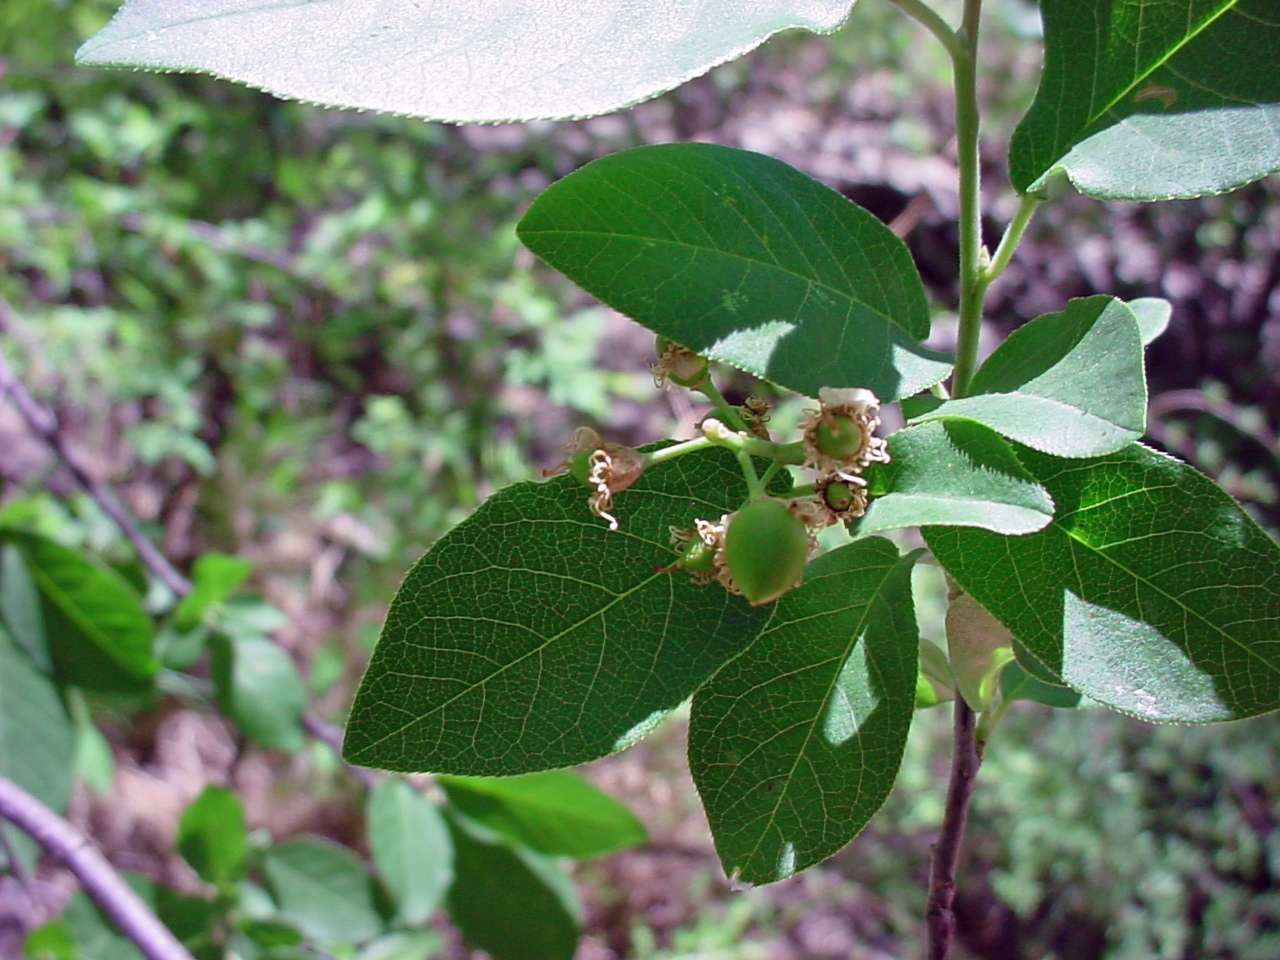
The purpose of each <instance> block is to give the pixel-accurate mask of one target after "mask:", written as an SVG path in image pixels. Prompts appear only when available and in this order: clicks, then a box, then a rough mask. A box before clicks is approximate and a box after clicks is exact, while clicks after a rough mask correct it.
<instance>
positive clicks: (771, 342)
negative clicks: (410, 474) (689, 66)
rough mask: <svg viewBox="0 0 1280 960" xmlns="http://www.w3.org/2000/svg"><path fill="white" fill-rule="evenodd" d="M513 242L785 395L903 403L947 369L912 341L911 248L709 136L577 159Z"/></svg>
mask: <svg viewBox="0 0 1280 960" xmlns="http://www.w3.org/2000/svg"><path fill="white" fill-rule="evenodd" d="M518 232H519V235H520V239H521V240H523V241H524V243H525V244H526V245H527V246H528V247H529V249H530V250H532V251H533V252H534V253H536V254H537V255H538V256H539V257H541V258H542V259H543V260H545V261H546V262H547V263H548V264H550V265H551V266H553V267H555V268H556V269H557V270H559V271H560V272H561V273H563V274H565V276H567V277H569V279H571V280H573V281H574V282H575V283H577V284H578V285H579V286H580V287H582V288H583V289H584V290H586V291H587V292H588V293H591V294H592V295H594V296H595V297H597V298H599V299H600V300H603V301H604V302H605V303H607V304H609V305H610V306H611V307H613V308H614V309H616V310H619V311H621V312H622V313H625V314H626V315H627V316H629V317H631V318H632V319H634V320H637V321H639V322H640V323H642V324H644V325H645V326H646V327H648V328H649V329H651V330H653V331H654V332H655V333H659V334H662V335H663V336H665V337H668V338H670V339H671V340H674V341H675V342H676V343H680V344H683V345H684V346H686V347H688V348H689V349H691V350H693V351H694V352H696V353H699V354H701V355H703V356H707V357H711V358H712V359H715V360H720V361H723V362H725V363H729V364H732V365H734V366H736V367H739V368H741V369H743V370H746V371H747V372H749V373H752V374H754V375H755V376H757V377H760V378H762V379H765V380H769V381H772V382H773V383H776V384H778V385H780V386H783V387H786V388H787V389H789V390H794V391H795V392H797V393H801V394H804V395H806V396H811V397H816V396H817V395H818V390H819V389H820V388H821V387H866V388H867V389H869V390H872V391H873V392H874V393H876V394H877V395H878V396H879V397H880V398H881V399H882V400H886V401H887V400H894V399H897V398H899V397H903V396H909V395H911V394H913V393H916V392H918V391H920V390H922V389H924V388H926V387H928V386H930V385H932V384H934V383H937V382H939V381H940V380H941V379H943V378H944V377H945V376H946V375H947V374H948V373H949V372H950V365H949V361H950V358H949V357H946V356H944V355H942V354H939V353H936V352H934V351H931V350H928V349H926V348H924V347H922V346H921V345H920V344H919V343H917V342H916V341H918V340H920V339H923V338H924V337H926V336H928V333H929V323H930V320H929V307H928V303H927V301H926V298H925V291H924V285H923V283H922V282H921V280H920V275H919V273H918V272H917V270H916V268H915V265H914V263H913V262H912V260H911V254H910V253H909V252H908V250H907V248H906V245H905V244H903V242H902V241H901V240H899V239H898V238H897V237H896V236H894V235H893V233H892V231H890V230H889V228H888V227H886V226H885V225H884V224H882V223H881V222H880V221H879V220H877V219H876V218H875V217H874V216H872V215H871V214H870V213H868V212H867V211H865V210H863V209H862V208H861V207H858V206H857V205H855V204H853V203H851V202H850V201H849V200H847V199H846V198H845V197H843V196H841V195H840V194H839V193H837V192H836V191H834V190H832V189H831V188H829V187H827V186H824V185H823V184H821V183H819V182H817V181H816V180H813V179H812V178H810V177H808V176H806V175H805V174H803V173H801V172H800V171H798V170H796V169H794V168H792V167H790V166H788V165H787V164H785V163H782V162H781V161H779V160H775V159H773V158H771V157H766V156H763V155H761V154H758V153H751V152H749V151H746V150H735V149H732V148H730V147H722V146H718V145H715V144H705V143H686V144H661V145H658V146H650V147H637V148H636V149H633V150H624V151H622V152H621V153H616V154H613V155H612V156H609V157H604V158H602V159H600V160H596V161H594V162H592V163H589V164H587V165H586V166H585V167H583V168H582V169H580V170H578V171H577V172H575V173H572V174H570V175H569V176H567V177H565V178H564V179H563V180H561V181H559V182H558V183H555V184H553V185H552V186H551V187H549V188H548V189H547V190H545V191H544V192H543V193H542V195H541V196H540V197H539V198H538V199H537V200H536V201H534V203H533V205H532V206H531V207H530V208H529V212H528V213H527V214H525V216H524V219H523V220H521V222H520V226H519V228H518Z"/></svg>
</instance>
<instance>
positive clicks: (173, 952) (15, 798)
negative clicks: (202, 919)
mask: <svg viewBox="0 0 1280 960" xmlns="http://www.w3.org/2000/svg"><path fill="white" fill-rule="evenodd" d="M0 817H3V818H4V819H6V820H8V821H10V822H11V823H12V824H14V826H16V827H18V828H19V829H21V830H22V831H24V832H25V833H27V834H29V835H30V836H31V838H32V839H33V840H35V841H36V843H38V844H40V846H41V847H42V848H43V849H44V851H45V852H46V853H48V854H49V855H50V856H53V857H56V858H57V859H59V860H61V861H62V862H63V863H64V864H66V865H67V867H68V868H69V869H70V870H71V872H72V873H74V874H75V875H76V878H77V879H78V880H79V881H80V885H81V886H82V887H83V888H84V891H85V893H87V894H88V895H89V896H90V897H91V898H92V899H93V902H94V903H96V904H97V905H98V908H99V909H100V910H101V911H102V912H103V913H104V914H105V915H106V916H107V918H108V919H110V920H111V922H112V923H114V924H115V925H116V927H118V928H119V929H120V931H121V932H122V933H124V934H125V935H126V936H127V937H128V938H129V939H130V940H132V941H133V942H134V944H136V945H137V947H138V949H139V950H140V951H142V954H143V956H145V957H146V958H147V960H193V958H192V956H191V954H190V953H188V952H187V949H186V947H184V946H183V945H182V944H181V943H179V942H178V939H177V938H176V937H175V936H174V935H173V934H172V933H170V932H169V928H168V927H166V926H165V925H164V924H163V923H161V922H160V920H159V919H158V918H157V917H156V915H155V914H154V913H152V911H151V908H150V907H148V906H147V905H146V904H145V903H143V902H142V899H141V898H140V897H139V896H138V895H137V894H136V893H134V892H133V889H132V888H131V887H130V886H129V885H128V884H127V883H125V882H124V880H123V879H122V878H121V877H120V874H118V873H116V871H115V868H114V867H112V866H111V864H110V863H108V862H107V858H106V857H104V856H103V855H102V854H101V853H99V852H98V849H97V848H96V847H95V846H94V845H93V843H92V842H91V841H90V840H89V838H88V837H86V836H85V835H84V834H82V833H81V832H80V831H79V830H77V829H76V828H75V827H73V826H72V825H71V824H69V823H67V821H66V820H63V819H62V818H61V817H60V816H58V815H57V814H56V813H54V812H53V811H52V810H50V809H49V808H48V807H46V806H45V805H44V804H42V803H41V802H40V801H39V800H37V799H36V798H35V797H33V796H31V794H29V793H27V792H26V791H25V790H23V789H22V788H21V787H19V786H18V785H17V784H15V783H14V782H13V781H12V780H9V779H7V778H5V777H3V776H0Z"/></svg>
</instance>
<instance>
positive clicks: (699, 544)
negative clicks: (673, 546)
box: [676, 537, 716, 574]
mask: <svg viewBox="0 0 1280 960" xmlns="http://www.w3.org/2000/svg"><path fill="white" fill-rule="evenodd" d="M676 566H678V567H680V568H681V569H682V570H687V571H689V572H690V573H692V574H713V573H715V572H716V550H715V547H713V546H711V545H710V544H709V543H706V542H705V541H703V540H702V539H701V538H700V537H695V538H694V539H693V541H692V542H691V543H690V544H689V546H688V549H686V550H685V552H684V553H683V554H682V555H681V556H680V559H679V560H677V561H676Z"/></svg>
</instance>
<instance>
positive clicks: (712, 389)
mask: <svg viewBox="0 0 1280 960" xmlns="http://www.w3.org/2000/svg"><path fill="white" fill-rule="evenodd" d="M698 389H699V390H701V391H702V392H703V393H705V394H706V395H707V397H708V399H710V400H711V402H712V403H713V404H715V408H716V415H717V416H718V417H719V418H720V419H721V420H723V421H724V422H725V423H727V424H728V425H729V426H731V427H733V429H735V430H742V431H746V429H747V424H746V421H745V420H743V419H742V414H740V413H738V410H737V408H736V407H732V406H730V405H729V401H728V400H726V399H725V398H724V394H722V393H721V392H720V390H719V389H718V388H717V387H716V384H715V381H714V380H712V379H711V377H710V376H708V377H706V378H704V379H703V381H702V382H701V383H700V384H698Z"/></svg>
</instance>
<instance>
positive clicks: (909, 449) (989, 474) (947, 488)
mask: <svg viewBox="0 0 1280 960" xmlns="http://www.w3.org/2000/svg"><path fill="white" fill-rule="evenodd" d="M889 457H890V460H889V462H888V463H887V464H884V465H880V464H876V465H874V466H873V468H872V469H868V470H867V474H866V476H867V479H868V482H869V490H870V492H871V494H872V495H873V499H872V501H871V503H870V504H869V505H868V507H867V512H866V514H865V515H864V516H863V517H862V518H861V519H860V520H859V521H858V528H857V529H858V532H859V533H872V532H874V531H876V530H889V529H892V528H894V527H914V526H920V525H923V524H948V525H950V524H960V525H963V526H969V527H984V528H986V529H988V530H995V531H997V532H999V533H1030V532H1031V531H1033V530H1039V529H1040V528H1041V527H1043V526H1044V525H1045V524H1047V523H1048V522H1049V521H1050V520H1051V519H1052V518H1053V500H1052V498H1051V497H1050V496H1049V494H1048V493H1047V492H1046V491H1045V489H1044V487H1042V486H1040V484H1038V483H1036V481H1035V480H1034V479H1033V478H1032V477H1031V474H1029V473H1027V471H1026V468H1025V467H1023V466H1022V464H1021V463H1020V462H1019V461H1018V458H1017V456H1016V455H1015V454H1014V452H1013V448H1012V447H1011V446H1009V444H1008V443H1007V442H1006V441H1004V440H1002V439H1001V438H1000V437H999V436H997V435H996V434H995V433H993V432H992V431H991V430H989V429H988V428H986V427H984V426H983V425H982V424H980V423H974V422H973V421H972V420H962V419H947V420H942V421H936V422H932V423H925V424H921V425H920V426H918V427H906V428H905V429H902V430H898V431H896V432H895V433H893V434H891V435H890V436H889Z"/></svg>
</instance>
